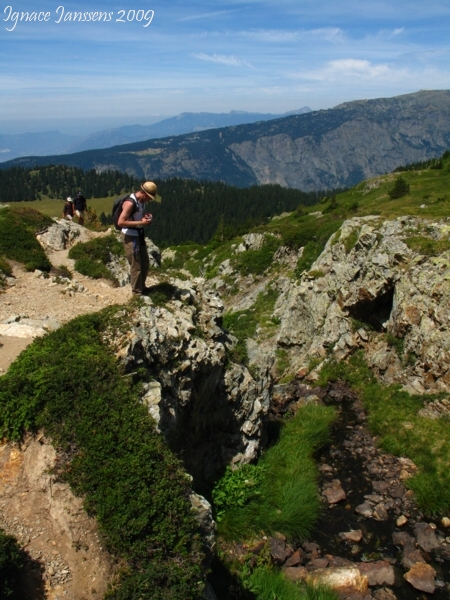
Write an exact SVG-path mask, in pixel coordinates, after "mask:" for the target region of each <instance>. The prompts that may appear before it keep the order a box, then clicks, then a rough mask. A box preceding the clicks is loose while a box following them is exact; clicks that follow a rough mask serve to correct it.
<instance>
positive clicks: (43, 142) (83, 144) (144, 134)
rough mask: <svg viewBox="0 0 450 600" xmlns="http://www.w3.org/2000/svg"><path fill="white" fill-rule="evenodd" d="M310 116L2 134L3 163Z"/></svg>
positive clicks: (229, 117)
mask: <svg viewBox="0 0 450 600" xmlns="http://www.w3.org/2000/svg"><path fill="white" fill-rule="evenodd" d="M307 112H311V109H310V108H308V107H307V106H304V107H303V108H300V109H298V110H295V111H291V112H289V113H285V114H283V115H277V114H269V113H267V114H261V113H250V112H245V111H236V110H232V111H231V112H229V113H182V114H180V115H178V116H176V117H170V118H167V119H163V120H161V121H158V122H157V123H154V124H153V125H126V126H123V127H116V128H112V129H105V130H102V131H96V132H94V133H91V134H89V135H88V136H75V135H65V134H63V133H60V132H59V131H42V132H39V133H21V134H16V135H14V134H0V162H5V161H7V160H12V159H14V158H17V157H19V156H30V155H34V156H47V155H49V154H68V153H71V152H80V151H82V150H92V149H94V148H111V146H117V145H119V144H128V143H132V142H140V141H142V140H149V139H154V138H160V137H167V136H169V135H180V134H183V133H193V132H196V131H203V130H205V129H214V128H215V127H226V126H229V125H242V124H243V123H255V122H256V121H268V120H270V119H278V118H279V117H282V116H288V115H291V114H304V113H307Z"/></svg>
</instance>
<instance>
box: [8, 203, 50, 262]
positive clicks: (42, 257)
mask: <svg viewBox="0 0 450 600" xmlns="http://www.w3.org/2000/svg"><path fill="white" fill-rule="evenodd" d="M52 224H53V221H52V220H51V219H50V218H49V217H46V216H44V215H42V214H41V213H40V212H38V211H37V210H34V209H32V208H23V207H18V208H16V207H14V208H2V210H1V211H0V257H4V258H8V259H10V260H15V261H17V262H20V263H22V264H23V265H24V266H25V269H26V270H27V271H34V270H35V269H40V270H41V271H46V272H49V271H50V269H51V263H50V261H49V260H48V258H47V256H46V254H45V252H44V250H43V248H42V246H41V245H40V244H39V242H38V241H37V239H36V233H37V232H38V231H42V230H43V229H45V228H46V227H49V226H50V225H52Z"/></svg>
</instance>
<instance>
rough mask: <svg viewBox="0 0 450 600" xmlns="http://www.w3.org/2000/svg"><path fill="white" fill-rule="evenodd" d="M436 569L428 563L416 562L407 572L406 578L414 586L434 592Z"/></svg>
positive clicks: (424, 590)
mask: <svg viewBox="0 0 450 600" xmlns="http://www.w3.org/2000/svg"><path fill="white" fill-rule="evenodd" d="M435 577H436V571H435V570H434V569H433V567H432V566H431V565H427V564H426V563H416V564H415V565H413V566H412V567H411V569H410V570H409V571H408V572H407V573H405V575H404V578H405V579H406V581H407V582H408V583H410V584H411V585H412V586H413V588H415V589H416V590H419V591H421V592H426V593H427V594H434V590H435V588H436V582H435Z"/></svg>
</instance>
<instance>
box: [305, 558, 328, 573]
mask: <svg viewBox="0 0 450 600" xmlns="http://www.w3.org/2000/svg"><path fill="white" fill-rule="evenodd" d="M327 567H328V560H327V559H326V558H315V559H314V560H310V561H309V563H307V565H306V568H307V569H308V571H316V570H317V569H326V568H327Z"/></svg>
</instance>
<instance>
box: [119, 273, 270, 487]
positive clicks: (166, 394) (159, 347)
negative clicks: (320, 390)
mask: <svg viewBox="0 0 450 600" xmlns="http://www.w3.org/2000/svg"><path fill="white" fill-rule="evenodd" d="M165 290H166V294H168V295H169V294H170V296H171V298H170V299H169V300H168V301H167V302H166V303H165V304H164V305H162V306H156V305H154V304H152V303H151V301H150V300H148V299H147V298H145V299H144V303H143V305H142V306H141V307H140V308H137V309H135V311H134V312H133V314H132V316H131V322H130V316H129V315H127V328H126V329H127V331H126V333H122V334H119V335H116V334H115V335H114V337H113V339H112V340H111V342H112V343H113V345H114V348H115V352H116V355H117V357H118V358H119V361H120V363H121V364H122V365H123V368H124V370H125V372H126V373H127V374H130V375H131V374H132V373H137V372H139V370H140V369H145V372H146V374H147V377H148V375H150V381H149V382H148V383H146V384H145V385H144V388H143V396H142V401H143V402H144V403H145V404H146V405H147V406H148V409H149V412H150V413H151V415H152V416H153V417H154V418H155V421H156V424H157V427H158V429H159V430H160V431H161V433H162V434H163V435H164V436H165V438H166V440H167V441H168V443H169V445H170V446H171V447H172V449H174V450H175V451H176V452H177V453H178V454H179V455H180V456H181V458H182V459H183V461H184V463H185V465H186V469H187V471H188V472H189V473H190V474H191V475H192V477H193V479H194V487H195V488H196V489H197V490H201V491H202V490H204V489H205V488H207V487H208V485H210V484H211V483H212V482H213V481H214V479H215V478H217V477H218V476H219V475H220V474H221V472H222V470H223V469H224V467H225V466H226V465H227V464H229V463H241V462H249V461H251V460H253V459H255V458H256V456H257V454H258V452H259V448H260V443H261V437H262V421H263V417H264V415H265V413H266V412H267V410H268V406H269V397H270V380H269V378H268V375H267V372H266V373H263V375H262V376H261V378H260V379H259V380H258V381H256V380H255V379H254V378H253V377H252V376H251V375H250V373H249V371H248V370H247V369H246V368H245V367H244V366H243V365H238V364H235V363H232V362H230V361H229V359H228V357H227V354H228V351H229V349H230V348H231V347H232V345H233V339H232V338H231V337H230V336H229V335H227V334H226V333H225V332H224V331H223V330H222V329H221V328H220V326H219V325H220V322H221V315H222V311H223V304H222V302H221V300H220V298H219V297H218V295H216V294H215V293H213V292H211V291H210V290H208V288H207V286H206V284H205V282H204V280H202V279H197V280H193V281H181V280H172V282H171V284H166V287H165ZM147 300H148V301H147ZM146 301H147V302H146Z"/></svg>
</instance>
